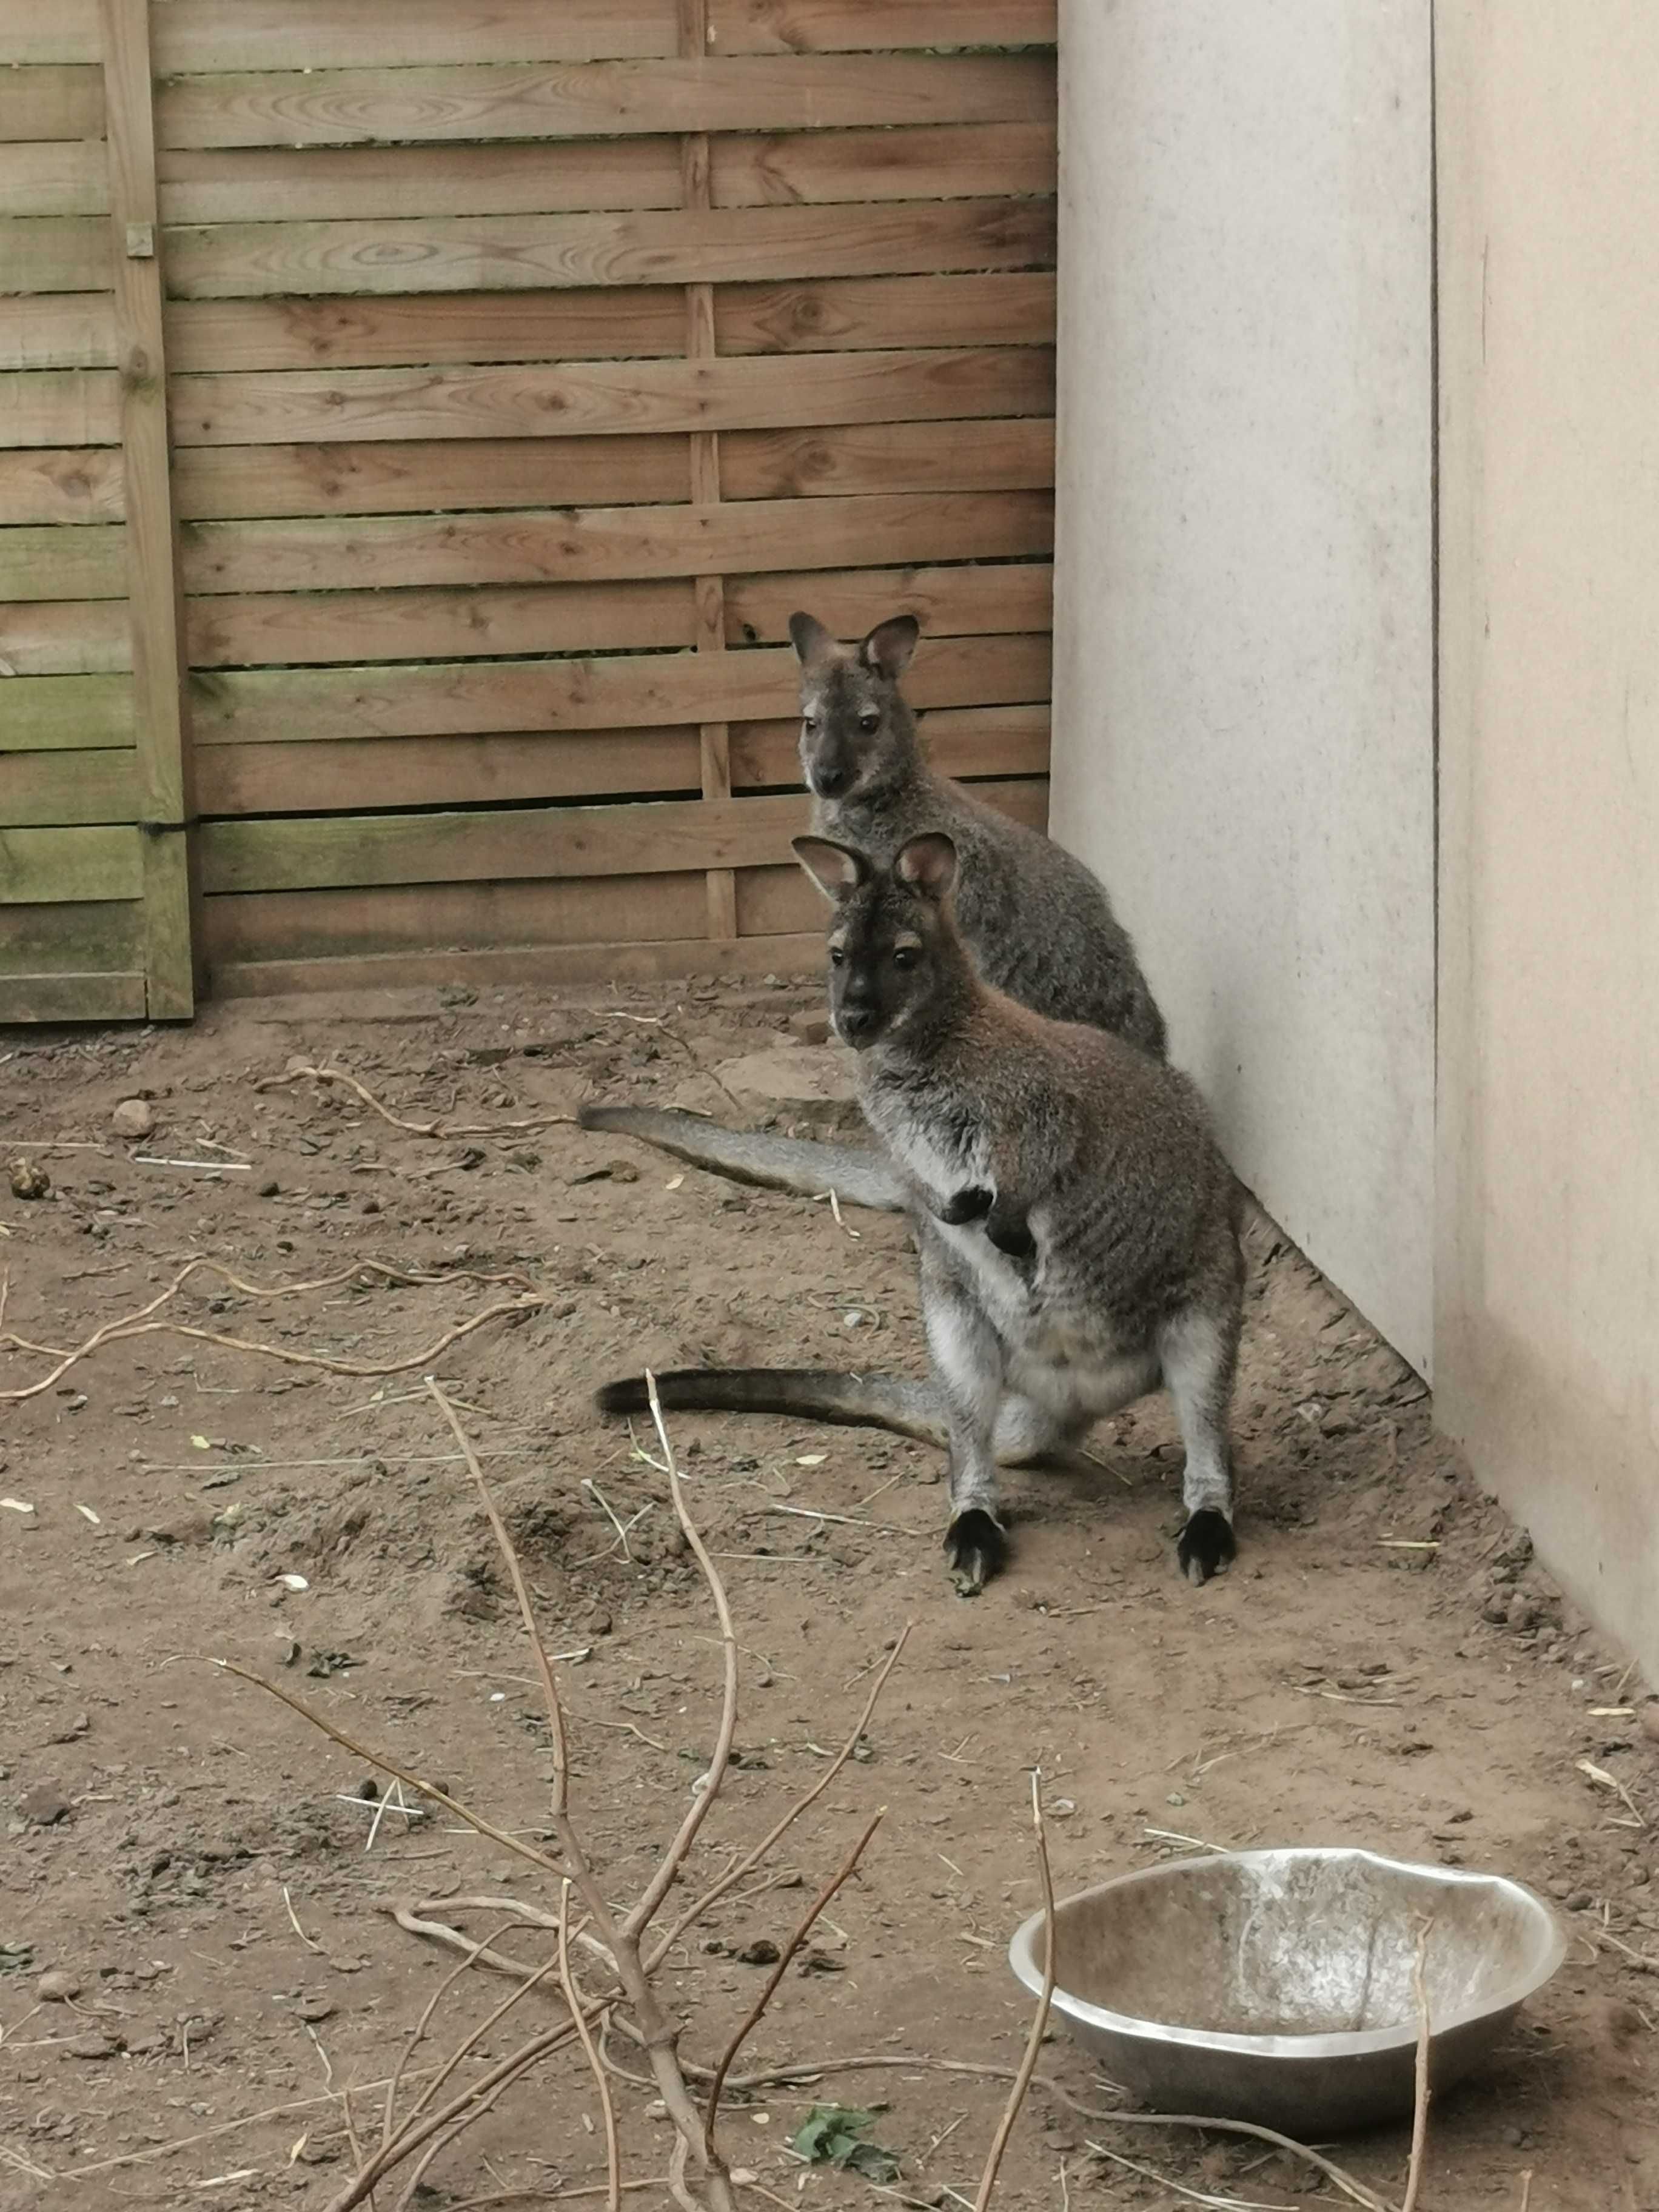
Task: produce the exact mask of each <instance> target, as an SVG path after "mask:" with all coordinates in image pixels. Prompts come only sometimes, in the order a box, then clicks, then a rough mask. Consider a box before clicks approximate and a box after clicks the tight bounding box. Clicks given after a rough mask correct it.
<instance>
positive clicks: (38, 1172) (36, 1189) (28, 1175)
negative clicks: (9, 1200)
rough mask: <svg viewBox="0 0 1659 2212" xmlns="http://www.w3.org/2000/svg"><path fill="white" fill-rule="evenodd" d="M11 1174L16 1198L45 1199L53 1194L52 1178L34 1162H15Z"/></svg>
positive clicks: (21, 1160)
mask: <svg viewBox="0 0 1659 2212" xmlns="http://www.w3.org/2000/svg"><path fill="white" fill-rule="evenodd" d="M10 1174H11V1194H12V1196H13V1197H14V1198H45V1197H46V1196H47V1195H48V1194H50V1192H51V1189H52V1177H51V1176H49V1175H48V1174H47V1173H46V1170H45V1169H44V1168H42V1167H37V1166H36V1165H35V1164H34V1162H33V1160H25V1159H15V1160H13V1161H12V1163H11V1167H10Z"/></svg>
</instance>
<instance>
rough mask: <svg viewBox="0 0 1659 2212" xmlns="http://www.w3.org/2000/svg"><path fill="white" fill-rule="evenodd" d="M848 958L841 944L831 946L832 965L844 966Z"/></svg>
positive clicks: (830, 962)
mask: <svg viewBox="0 0 1659 2212" xmlns="http://www.w3.org/2000/svg"><path fill="white" fill-rule="evenodd" d="M846 960H847V955H846V954H845V953H844V952H843V951H842V949H841V947H840V945H835V946H833V947H832V948H831V951H830V954H829V965H830V966H831V967H832V968H840V967H843V966H844V965H845V964H846Z"/></svg>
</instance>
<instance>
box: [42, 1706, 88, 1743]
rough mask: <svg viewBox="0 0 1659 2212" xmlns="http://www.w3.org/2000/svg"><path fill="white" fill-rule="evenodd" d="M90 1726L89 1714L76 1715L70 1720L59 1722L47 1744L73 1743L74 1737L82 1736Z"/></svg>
mask: <svg viewBox="0 0 1659 2212" xmlns="http://www.w3.org/2000/svg"><path fill="white" fill-rule="evenodd" d="M91 1726H92V1715H91V1714H90V1713H76V1715H75V1716H74V1717H73V1718H72V1719H70V1720H67V1721H63V1722H60V1723H59V1724H58V1727H56V1728H55V1729H53V1730H52V1734H51V1735H50V1736H49V1737H48V1738H47V1741H48V1742H49V1743H73V1742H74V1741H75V1739H76V1736H80V1735H85V1734H86V1732H87V1730H88V1729H89V1728H90V1727H91Z"/></svg>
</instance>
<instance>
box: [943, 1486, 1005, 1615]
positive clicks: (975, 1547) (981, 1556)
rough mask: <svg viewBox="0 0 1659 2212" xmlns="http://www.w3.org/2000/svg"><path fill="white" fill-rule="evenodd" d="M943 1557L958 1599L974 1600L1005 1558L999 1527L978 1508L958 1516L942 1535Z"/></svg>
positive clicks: (1002, 1537) (979, 1506) (971, 1508)
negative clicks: (943, 1536)
mask: <svg viewBox="0 0 1659 2212" xmlns="http://www.w3.org/2000/svg"><path fill="white" fill-rule="evenodd" d="M1007 1557H1008V1539H1007V1538H1006V1536H1005V1535H1004V1534H1003V1532H1002V1528H1001V1525H1000V1523H999V1522H997V1521H995V1520H994V1519H993V1517H992V1516H991V1515H990V1514H988V1513H987V1511H986V1510H985V1509H984V1507H983V1506H981V1505H970V1506H969V1508H968V1510H967V1511H966V1512H965V1513H958V1514H957V1517H956V1519H955V1520H954V1521H953V1522H951V1525H950V1527H949V1528H947V1529H946V1530H945V1559H947V1560H948V1561H949V1563H950V1568H951V1581H952V1582H953V1583H955V1584H956V1586H957V1595H958V1596H960V1597H977V1596H978V1595H979V1594H980V1592H981V1590H982V1589H984V1587H985V1585H986V1583H987V1582H988V1581H989V1580H990V1578H991V1577H992V1576H993V1575H994V1574H995V1573H996V1572H997V1571H998V1570H999V1569H1000V1567H1001V1566H1002V1565H1003V1563H1004V1561H1005V1560H1006V1559H1007Z"/></svg>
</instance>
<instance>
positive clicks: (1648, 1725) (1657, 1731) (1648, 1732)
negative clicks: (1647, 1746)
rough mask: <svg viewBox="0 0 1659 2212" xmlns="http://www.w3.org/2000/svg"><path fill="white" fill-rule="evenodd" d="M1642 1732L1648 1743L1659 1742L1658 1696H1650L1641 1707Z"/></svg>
mask: <svg viewBox="0 0 1659 2212" xmlns="http://www.w3.org/2000/svg"><path fill="white" fill-rule="evenodd" d="M1640 1719H1641V1723H1642V1733H1643V1735H1644V1736H1646V1737H1647V1738H1648V1740H1649V1741H1650V1743H1659V1698H1650V1699H1648V1701H1647V1703H1646V1705H1644V1706H1643V1708H1642V1711H1641V1715H1640Z"/></svg>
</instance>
